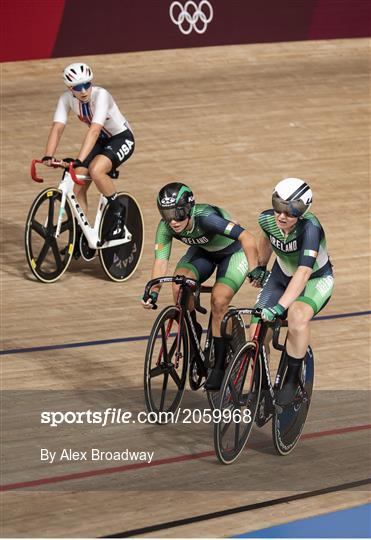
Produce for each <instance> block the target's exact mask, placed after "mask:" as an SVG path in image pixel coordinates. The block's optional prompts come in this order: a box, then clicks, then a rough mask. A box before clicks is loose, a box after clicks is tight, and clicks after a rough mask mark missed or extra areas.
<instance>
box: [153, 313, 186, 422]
mask: <svg viewBox="0 0 371 540" xmlns="http://www.w3.org/2000/svg"><path fill="white" fill-rule="evenodd" d="M188 362H189V339H188V332H187V327H186V324H185V321H184V319H181V320H180V311H179V309H178V308H177V307H175V306H169V307H167V308H165V309H164V310H163V311H162V312H161V313H160V314H159V316H158V317H157V319H156V321H155V323H154V325H153V328H152V331H151V335H150V337H149V341H148V345H147V350H146V357H145V362H144V397H145V401H146V405H147V409H148V411H149V412H154V413H155V414H156V416H157V421H158V423H166V422H167V421H168V419H167V418H166V415H165V414H162V416H161V414H160V413H168V412H172V413H174V412H175V411H176V410H177V409H178V407H179V405H180V403H181V400H182V397H183V394H184V389H185V384H186V380H187V368H188Z"/></svg>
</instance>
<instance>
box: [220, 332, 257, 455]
mask: <svg viewBox="0 0 371 540" xmlns="http://www.w3.org/2000/svg"><path fill="white" fill-rule="evenodd" d="M261 382H262V364H261V358H260V355H256V344H255V343H253V342H247V343H245V345H243V346H242V347H241V349H240V350H239V351H238V352H237V354H236V356H235V357H234V359H233V360H232V362H231V363H230V365H229V367H228V370H227V372H226V375H225V377H224V380H223V384H222V388H221V391H220V400H219V404H218V409H219V410H220V421H219V422H217V421H215V422H214V447H215V453H216V456H217V458H218V460H219V461H220V462H221V463H223V464H224V465H229V464H231V463H233V462H234V461H235V460H236V459H237V458H238V456H239V455H240V454H241V452H242V451H243V449H244V447H245V445H246V443H247V440H248V438H249V436H250V433H251V430H252V427H253V425H254V420H255V415H256V411H257V408H258V405H259V399H260V389H261ZM228 410H229V411H230V414H226V413H225V412H224V411H228ZM246 410H247V411H250V413H249V414H248V415H247V418H248V419H249V421H248V422H246V418H245V416H244V411H246ZM236 411H237V415H236ZM238 412H239V413H240V414H238ZM230 417H232V420H229V421H228V418H229V419H230ZM224 420H225V421H224ZM236 420H237V421H236ZM232 424H234V425H235V428H234V430H233V428H232V429H231V431H230V433H229V434H228V431H229V429H230V428H231V426H232ZM241 426H242V431H241Z"/></svg>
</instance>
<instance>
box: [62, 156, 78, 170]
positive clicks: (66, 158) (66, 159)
mask: <svg viewBox="0 0 371 540" xmlns="http://www.w3.org/2000/svg"><path fill="white" fill-rule="evenodd" d="M62 161H63V163H64V164H65V165H66V168H68V166H69V164H70V163H74V161H75V160H74V159H73V158H72V157H64V158H63V159H62Z"/></svg>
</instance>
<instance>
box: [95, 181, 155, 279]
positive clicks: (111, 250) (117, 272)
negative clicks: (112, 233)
mask: <svg viewBox="0 0 371 540" xmlns="http://www.w3.org/2000/svg"><path fill="white" fill-rule="evenodd" d="M118 197H119V200H120V203H121V205H122V206H123V207H124V208H125V225H126V227H127V228H128V230H129V231H130V233H131V235H132V239H131V241H130V242H127V243H125V244H119V245H117V246H113V247H107V248H103V249H99V250H98V251H99V259H100V262H101V264H102V267H103V270H104V272H105V274H106V275H107V276H108V277H109V278H110V279H111V280H112V281H117V282H121V281H126V280H127V279H129V278H130V277H131V276H132V275H133V274H134V272H135V270H136V269H137V267H138V264H139V262H140V259H141V256H142V252H143V242H144V222H143V215H142V211H141V209H140V206H139V204H138V203H137V201H136V199H135V198H134V197H133V196H132V195H130V194H129V193H125V192H123V191H121V192H119V193H118ZM111 223H112V217H111V210H110V207H109V205H107V206H106V207H105V209H104V211H103V215H102V219H101V223H100V227H99V238H101V239H102V238H104V237H105V236H106V235H107V232H108V230H109V228H110V226H111Z"/></svg>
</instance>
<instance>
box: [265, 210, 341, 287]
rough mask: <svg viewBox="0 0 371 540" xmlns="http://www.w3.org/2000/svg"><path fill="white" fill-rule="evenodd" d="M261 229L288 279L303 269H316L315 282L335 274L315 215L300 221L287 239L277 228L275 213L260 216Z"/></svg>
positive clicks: (269, 211) (305, 216)
mask: <svg viewBox="0 0 371 540" xmlns="http://www.w3.org/2000/svg"><path fill="white" fill-rule="evenodd" d="M259 225H260V227H261V229H262V231H263V233H264V235H265V236H266V238H268V240H269V241H270V243H271V246H272V249H273V251H274V253H275V254H276V256H277V262H278V264H279V266H280V268H281V270H282V272H283V273H284V274H285V275H286V276H293V275H294V273H295V272H296V270H297V268H298V267H299V266H307V267H309V268H312V269H313V273H312V276H311V277H312V278H314V277H320V276H324V275H331V274H332V267H331V263H330V260H329V256H328V252H327V246H326V237H325V233H324V230H323V228H322V226H321V224H320V222H319V221H318V219H317V218H316V216H315V215H314V214H311V213H310V212H307V213H306V214H305V215H304V216H303V217H301V218H299V219H298V221H297V223H296V225H295V227H294V229H293V230H292V231H291V232H290V233H289V234H288V235H287V236H285V234H284V232H283V231H282V230H281V229H280V228H279V227H278V226H277V223H276V220H275V217H274V211H273V210H265V211H264V212H262V213H261V214H260V216H259Z"/></svg>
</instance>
